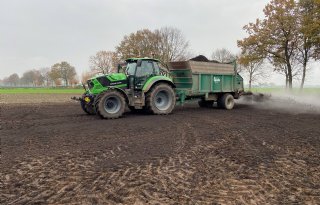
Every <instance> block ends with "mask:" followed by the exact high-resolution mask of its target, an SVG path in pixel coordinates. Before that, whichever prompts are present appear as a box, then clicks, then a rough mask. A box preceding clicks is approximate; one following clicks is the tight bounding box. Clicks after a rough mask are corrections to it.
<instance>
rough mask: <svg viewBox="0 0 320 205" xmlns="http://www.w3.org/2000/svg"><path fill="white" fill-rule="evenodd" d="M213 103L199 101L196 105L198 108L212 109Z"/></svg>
mask: <svg viewBox="0 0 320 205" xmlns="http://www.w3.org/2000/svg"><path fill="white" fill-rule="evenodd" d="M213 103H214V101H212V100H209V101H205V100H199V101H198V105H199V106H200V107H205V108H212V107H213Z"/></svg>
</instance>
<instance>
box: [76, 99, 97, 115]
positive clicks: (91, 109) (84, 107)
mask: <svg viewBox="0 0 320 205" xmlns="http://www.w3.org/2000/svg"><path fill="white" fill-rule="evenodd" d="M80 104H81V108H82V110H83V111H84V112H85V113H87V114H88V115H94V114H96V112H95V110H94V107H93V106H92V104H87V103H85V102H84V101H82V100H81V101H80Z"/></svg>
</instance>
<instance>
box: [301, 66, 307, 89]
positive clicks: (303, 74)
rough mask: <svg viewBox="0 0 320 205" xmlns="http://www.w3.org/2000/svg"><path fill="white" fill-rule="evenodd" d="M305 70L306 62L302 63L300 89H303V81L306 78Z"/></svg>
mask: <svg viewBox="0 0 320 205" xmlns="http://www.w3.org/2000/svg"><path fill="white" fill-rule="evenodd" d="M306 71H307V63H306V62H304V63H303V71H302V79H301V85H300V90H302V89H303V86H304V81H305V79H306Z"/></svg>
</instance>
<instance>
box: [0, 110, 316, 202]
mask: <svg viewBox="0 0 320 205" xmlns="http://www.w3.org/2000/svg"><path fill="white" fill-rule="evenodd" d="M68 107H69V108H70V110H69V111H67V112H65V113H63V114H60V113H58V114H55V113H54V112H57V110H59V109H60V110H62V109H63V108H60V107H54V106H49V113H45V115H42V116H40V115H38V116H39V117H40V118H41V117H42V118H44V121H45V122H41V119H36V118H34V117H33V116H36V115H32V113H31V114H30V115H31V116H29V117H30V119H31V121H32V122H31V123H34V124H35V128H30V127H28V126H27V125H24V124H23V123H22V125H21V127H19V129H21V132H23V131H24V132H29V133H30V132H31V133H30V136H29V137H30V138H31V139H33V141H34V142H36V143H34V144H31V145H29V146H31V147H30V148H31V149H32V150H34V151H35V153H36V151H37V150H38V149H37V146H38V145H41V144H40V142H39V138H38V137H37V135H32V133H33V134H34V133H35V130H34V129H37V128H38V129H41V127H42V126H43V127H45V126H46V125H48V124H49V123H50V120H51V121H52V128H53V129H55V130H57V131H53V132H52V133H54V134H55V135H56V134H59V133H62V132H65V133H66V135H67V136H69V137H70V142H68V143H66V144H65V145H66V146H65V147H63V146H61V147H60V150H58V152H57V153H55V152H52V150H51V149H49V150H48V152H47V153H43V152H39V153H42V154H40V155H33V154H32V153H31V155H30V153H28V155H26V156H24V157H23V156H22V155H21V156H20V155H17V156H16V157H15V158H14V161H13V162H11V165H10V164H8V165H5V169H2V171H1V175H0V182H1V190H4V191H3V192H1V195H0V203H1V204H36V203H39V204H41V203H50V204H63V203H70V204H119V203H123V204H134V203H136V204H139V203H140V204H177V203H179V204H213V203H215V204H278V203H284V204H292V203H307V204H318V203H319V201H320V198H319V196H320V193H319V190H320V187H319V185H318V182H319V181H320V174H319V173H320V172H319V170H320V165H319V163H318V162H319V159H320V155H319V149H318V148H319V144H318V142H319V141H317V140H319V139H317V137H316V136H319V135H318V134H319V131H317V129H313V128H312V126H311V125H312V122H309V121H308V118H309V116H305V117H303V116H300V122H301V123H305V124H306V125H307V124H308V126H309V128H308V129H309V130H308V131H307V135H308V138H305V137H304V136H301V133H297V132H296V130H295V129H294V126H295V124H294V123H293V122H294V120H295V117H293V116H291V115H285V114H276V113H273V114H272V115H276V116H277V120H278V123H282V124H283V123H284V124H285V123H286V122H287V121H289V122H290V121H291V122H290V123H288V124H292V126H293V127H292V128H293V129H292V131H290V130H286V129H283V127H282V126H281V127H279V128H275V127H273V126H272V124H270V123H269V121H268V120H269V117H270V115H268V114H265V112H261V111H259V110H252V109H251V108H250V107H239V108H238V109H235V110H234V111H233V113H231V112H227V113H226V112H224V111H221V110H213V112H209V111H208V110H206V109H198V108H195V107H194V106H189V107H188V106H187V107H186V108H185V109H179V108H178V109H176V111H175V113H174V114H173V115H169V116H166V117H161V116H144V115H139V114H138V115H130V114H128V116H127V118H123V119H119V120H118V121H111V122H109V121H104V122H103V121H98V120H96V119H94V118H88V117H87V116H85V115H81V114H79V112H78V111H77V109H74V108H72V106H71V105H68ZM46 108H47V107H46V106H40V108H39V110H38V111H37V112H44V109H46ZM47 109H48V108H47ZM52 109H54V112H53V110H52ZM20 111H21V110H20ZM22 111H24V109H22ZM9 112H13V110H9ZM248 112H250V116H249V115H248V114H247V113H248ZM72 113H74V115H72ZM63 115H66V116H67V117H66V118H63V117H62V116H63ZM234 115H243V118H244V120H245V121H246V123H245V124H242V125H241V126H240V125H239V120H238V119H235V118H234ZM311 117H312V116H311ZM72 119H85V120H89V119H91V120H92V121H93V122H89V121H87V122H86V123H87V124H88V126H89V127H90V126H92V125H93V124H96V126H95V127H93V129H90V130H86V131H84V130H82V132H84V134H83V135H79V136H77V135H76V134H74V136H72V131H71V130H70V131H69V129H70V128H67V127H69V126H72V127H74V128H77V129H81V127H83V125H84V124H79V125H77V124H76V123H78V121H75V122H72ZM133 119H134V120H135V121H132V120H133ZM284 119H286V121H284ZM312 119H319V118H317V117H312ZM8 120H15V119H13V118H11V119H10V118H9V119H8ZM59 120H62V121H61V122H60V123H59ZM150 121H153V122H150ZM106 122H108V123H106ZM63 123H66V124H65V127H66V129H64V130H63V126H61V124H63ZM105 123H106V124H108V125H109V126H113V127H114V128H117V127H122V126H123V125H124V124H125V125H126V126H127V128H126V130H127V133H128V135H127V136H124V135H123V134H124V133H122V132H120V133H117V134H114V135H113V136H109V135H103V136H96V137H93V135H94V134H95V133H99V132H98V131H99V130H105V131H106V133H107V132H109V131H110V129H111V128H108V127H104V128H103V129H102V128H101V129H99V128H98V126H102V125H103V124H105ZM154 123H155V124H154ZM157 125H159V126H160V125H163V127H162V126H160V128H159V129H158V126H157ZM308 126H306V127H308ZM252 127H254V128H255V129H254V130H252V129H251V128H252ZM173 128H174V129H173ZM60 129H62V130H60ZM94 129H96V130H94ZM97 129H98V130H97ZM274 129H279V130H276V131H273V132H270V133H273V135H267V134H261V131H266V130H268V131H269V130H274ZM280 129H282V132H281V130H280ZM170 130H172V132H169V131H170ZM90 132H93V133H94V134H92V135H90V137H92V139H91V138H88V139H86V138H83V137H84V136H86V134H89V133H90ZM5 133H6V134H13V133H14V132H13V131H12V130H10V129H9V128H8V129H7V128H5ZM18 133H19V132H18ZM75 133H76V132H75ZM277 133H281V135H284V136H286V137H287V138H288V139H290V137H291V136H293V138H294V139H295V140H294V141H291V142H288V146H286V145H284V144H283V142H282V140H281V139H280V138H279V137H278V136H277ZM294 133H296V134H295V135H293V134H294ZM310 133H311V135H310ZM40 134H41V133H40ZM135 135H138V136H139V137H136V136H135ZM75 136H77V137H75ZM152 136H155V137H156V138H159V139H160V140H159V141H155V142H154V143H152V141H153V140H156V138H151V137H152ZM312 136H313V138H312ZM12 137H14V138H19V137H21V136H19V134H17V135H16V136H14V135H13V136H12ZM48 137H49V138H46V139H47V140H49V139H50V138H52V137H53V135H48ZM105 137H107V138H105ZM111 137H112V138H111ZM123 137H124V138H123ZM122 138H123V139H122ZM172 138H174V140H172ZM4 139H5V140H6V142H5V145H6V144H8V142H9V141H10V140H11V139H10V138H8V137H6V138H4ZM54 139H55V140H58V141H59V142H63V140H65V139H63V138H61V137H60V136H56V137H55V138H54ZM62 139H63V140H62ZM112 139H117V140H112ZM311 139H313V141H314V143H313V144H311V143H309V141H310V140H311ZM44 140H45V139H44ZM93 140H97V141H96V142H95V141H93ZM101 140H102V141H101ZM105 140H108V143H111V145H112V146H109V145H106V144H104V143H103V142H104V141H105ZM135 140H139V141H138V143H137V142H135ZM163 140H166V141H163ZM306 140H308V141H306ZM82 142H86V143H88V146H89V145H90V147H92V149H91V150H90V149H89V150H87V148H88V147H87V146H83V145H82ZM124 142H126V143H124ZM297 142H299V143H298V144H297ZM301 142H306V143H303V144H301ZM10 143H13V141H10ZM141 143H142V144H143V143H144V144H145V146H141ZM159 143H161V145H162V146H165V147H163V149H164V150H163V151H161V146H157V145H158V144H159ZM80 145H81V146H80ZM51 146H52V145H51ZM55 146H56V145H55ZM146 146H148V147H149V146H153V149H151V150H149V149H147V147H146ZM22 147H24V145H23V146H22ZM298 147H299V148H300V153H297V152H296V150H297V148H298ZM12 148H13V149H15V147H12ZM142 148H146V150H145V152H144V151H141V149H142ZM158 149H159V151H158V152H159V153H154V152H150V151H152V150H158ZM67 150H69V151H67ZM270 150H271V151H270ZM38 151H39V150H38ZM6 154H10V153H6ZM148 155H150V156H148ZM265 155H270V156H271V157H269V158H267V159H266V158H265ZM133 156H135V157H133ZM308 156H313V158H312V159H317V160H318V161H313V162H311V161H309V160H306V159H307V158H308ZM105 163H107V164H108V166H102V167H101V165H103V164H105Z"/></svg>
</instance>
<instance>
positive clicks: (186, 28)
mask: <svg viewBox="0 0 320 205" xmlns="http://www.w3.org/2000/svg"><path fill="white" fill-rule="evenodd" d="M267 2H268V1H267V0H225V1H221V0H181V1H180V0H175V1H174V0H132V1H129V0H114V1H107V0H51V1H49V0H28V1H23V0H0V78H3V77H5V76H8V75H10V74H12V73H14V72H17V73H18V74H19V75H21V74H22V73H23V72H24V71H26V70H29V69H35V68H41V67H50V66H51V65H53V64H54V63H57V62H61V61H68V62H69V63H71V64H72V65H73V66H75V67H76V69H77V71H78V73H79V74H81V72H83V71H85V70H88V67H89V63H88V59H89V56H91V55H94V54H95V53H96V52H97V51H99V50H114V48H115V46H116V45H118V44H119V42H120V41H121V39H122V38H123V36H124V35H126V34H129V33H131V32H135V31H137V30H139V29H143V28H148V29H151V30H153V29H156V28H161V27H163V26H172V27H177V28H178V29H180V30H181V31H182V32H183V33H184V35H185V38H186V39H187V40H188V41H189V43H190V47H191V51H192V53H194V54H196V55H198V54H203V55H206V56H207V57H210V56H211V53H212V51H213V50H215V49H216V48H223V47H224V48H227V49H229V50H231V51H233V52H235V53H237V52H239V49H238V48H237V45H236V41H237V40H239V39H241V38H243V37H245V33H244V32H243V31H242V27H243V26H244V25H245V24H247V23H249V22H253V21H255V19H256V18H257V17H263V13H262V9H263V8H264V6H265V5H266V4H267ZM319 78H320V69H315V71H313V72H312V76H310V77H308V81H307V84H310V85H316V84H318V85H319V84H320V82H319ZM270 80H271V81H273V82H276V83H278V84H280V83H281V84H282V78H280V77H273V78H271V79H270ZM280 80H281V82H280ZM277 81H279V82H277Z"/></svg>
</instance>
